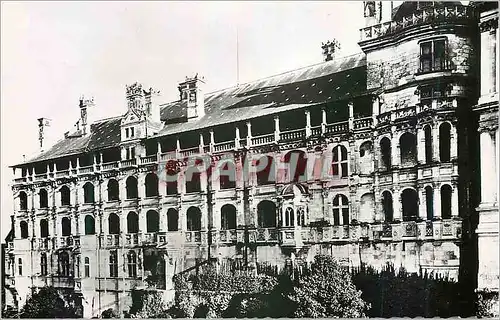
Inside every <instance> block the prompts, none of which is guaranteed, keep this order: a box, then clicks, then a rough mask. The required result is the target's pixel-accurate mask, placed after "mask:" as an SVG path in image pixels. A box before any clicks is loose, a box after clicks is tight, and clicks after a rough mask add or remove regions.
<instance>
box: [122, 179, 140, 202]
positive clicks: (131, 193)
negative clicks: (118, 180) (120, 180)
mask: <svg viewBox="0 0 500 320" xmlns="http://www.w3.org/2000/svg"><path fill="white" fill-rule="evenodd" d="M137 184H138V182H137V178H136V177H134V176H130V177H128V178H127V180H126V181H125V187H126V189H127V199H137V198H139V193H138V190H137Z"/></svg>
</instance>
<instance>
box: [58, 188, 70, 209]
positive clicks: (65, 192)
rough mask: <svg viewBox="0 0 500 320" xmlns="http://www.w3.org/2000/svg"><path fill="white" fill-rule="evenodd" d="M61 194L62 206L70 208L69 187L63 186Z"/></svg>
mask: <svg viewBox="0 0 500 320" xmlns="http://www.w3.org/2000/svg"><path fill="white" fill-rule="evenodd" d="M60 192H61V206H69V205H70V197H71V195H70V194H71V193H70V190H69V188H68V187H67V186H62V187H61V190H60Z"/></svg>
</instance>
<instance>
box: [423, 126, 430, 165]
mask: <svg viewBox="0 0 500 320" xmlns="http://www.w3.org/2000/svg"><path fill="white" fill-rule="evenodd" d="M424 136H425V163H432V129H431V126H429V125H427V126H425V128H424Z"/></svg>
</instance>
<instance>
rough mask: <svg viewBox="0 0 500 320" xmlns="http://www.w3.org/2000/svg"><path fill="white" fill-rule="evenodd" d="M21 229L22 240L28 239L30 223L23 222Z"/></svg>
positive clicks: (20, 224)
mask: <svg viewBox="0 0 500 320" xmlns="http://www.w3.org/2000/svg"><path fill="white" fill-rule="evenodd" d="M19 227H20V228H21V239H26V238H28V223H27V222H26V221H21V222H20V223H19Z"/></svg>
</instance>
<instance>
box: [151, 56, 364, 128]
mask: <svg viewBox="0 0 500 320" xmlns="http://www.w3.org/2000/svg"><path fill="white" fill-rule="evenodd" d="M365 91H366V57H365V55H364V54H363V53H359V54H355V55H351V56H347V57H342V58H338V59H335V60H332V61H327V62H323V63H320V64H316V65H313V66H309V67H305V68H301V69H298V70H293V71H290V72H286V73H282V74H279V75H276V76H272V77H269V78H265V79H261V80H257V81H254V82H250V83H247V84H242V85H239V86H237V87H232V88H228V89H224V90H221V91H216V92H212V93H208V94H206V95H205V115H204V116H203V117H201V118H199V119H196V120H194V121H190V122H186V120H185V119H186V115H187V111H186V103H185V102H181V101H175V102H171V103H168V104H164V105H162V109H161V120H162V121H164V123H165V127H164V128H163V129H162V130H161V131H160V133H159V134H158V135H159V136H165V135H171V134H177V133H181V132H185V131H190V130H197V129H202V128H208V127H213V126H216V125H221V124H225V123H230V122H237V121H242V120H247V119H251V118H256V117H259V116H263V115H269V114H274V113H279V112H283V111H287V110H291V109H297V108H303V107H306V106H310V105H314V104H320V103H325V102H326V101H334V100H341V99H346V98H349V97H352V96H359V95H360V94H362V93H364V92H365Z"/></svg>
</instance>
